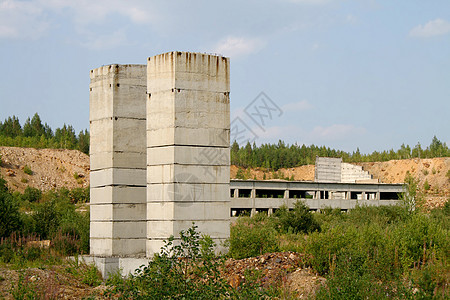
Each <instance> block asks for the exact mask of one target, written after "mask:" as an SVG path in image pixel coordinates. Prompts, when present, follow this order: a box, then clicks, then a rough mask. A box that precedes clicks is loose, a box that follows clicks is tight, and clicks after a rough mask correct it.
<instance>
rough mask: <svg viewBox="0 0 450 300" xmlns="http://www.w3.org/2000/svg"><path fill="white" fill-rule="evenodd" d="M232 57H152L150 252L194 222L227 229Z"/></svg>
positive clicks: (205, 228)
mask: <svg viewBox="0 0 450 300" xmlns="http://www.w3.org/2000/svg"><path fill="white" fill-rule="evenodd" d="M229 68H230V64H229V59H228V58H225V57H221V56H214V55H207V54H200V53H188V52H169V53H165V54H161V55H157V56H154V57H150V58H148V61H147V97H148V100H147V256H148V257H152V256H153V254H154V253H157V252H159V251H160V248H161V246H162V245H163V240H165V239H167V238H168V237H169V236H170V235H174V236H175V237H179V232H180V230H185V229H187V228H189V227H190V226H191V225H192V222H195V224H196V225H197V226H198V227H199V229H198V230H199V231H200V232H201V233H203V234H208V235H209V236H211V237H212V238H213V239H214V240H215V242H216V243H217V244H220V242H221V241H223V240H224V239H226V238H228V237H229V231H230V208H229V203H230V195H229V194H230V190H229V184H230V151H229V145H230V99H229V94H230V69H229Z"/></svg>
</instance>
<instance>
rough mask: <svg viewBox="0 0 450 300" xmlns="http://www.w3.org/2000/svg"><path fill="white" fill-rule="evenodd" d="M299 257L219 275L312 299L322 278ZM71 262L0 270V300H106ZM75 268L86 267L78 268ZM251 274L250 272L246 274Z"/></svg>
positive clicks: (244, 263)
mask: <svg viewBox="0 0 450 300" xmlns="http://www.w3.org/2000/svg"><path fill="white" fill-rule="evenodd" d="M302 265H303V262H302V256H301V255H300V254H298V253H295V252H280V253H267V254H264V255H261V256H258V257H252V258H246V259H241V260H236V259H228V260H227V261H226V262H225V268H224V270H223V272H222V276H223V278H225V279H226V280H227V282H228V283H229V284H230V285H231V286H232V287H234V288H238V289H239V288H240V287H241V286H242V285H244V284H246V283H249V280H250V281H251V282H253V283H255V284H257V285H259V286H263V287H265V288H269V287H282V288H283V292H284V293H285V294H286V295H291V296H295V297H296V298H299V299H306V298H308V297H311V296H313V295H314V294H315V293H316V291H317V289H318V288H319V287H320V286H321V285H322V284H324V283H325V278H323V277H320V276H318V275H316V274H314V273H313V272H312V271H311V269H309V268H302ZM73 268H74V265H73V263H72V264H71V263H70V262H66V263H64V264H62V265H53V266H45V267H40V268H28V269H25V270H14V269H11V268H2V267H0V298H1V299H15V297H14V296H16V298H17V297H18V296H19V294H20V293H22V295H24V294H27V295H30V294H31V295H32V294H33V293H34V296H33V297H37V298H38V299H39V298H42V296H43V299H84V298H88V297H91V298H93V299H109V298H108V297H107V293H106V291H107V289H108V288H107V286H105V284H104V283H102V284H100V285H97V284H96V286H90V285H88V284H86V283H85V282H83V280H82V278H81V277H80V276H75V275H74V273H76V272H77V270H78V271H79V269H77V270H74V269H73ZM78 268H87V266H86V265H80V266H79V267H78ZM248 271H251V273H248Z"/></svg>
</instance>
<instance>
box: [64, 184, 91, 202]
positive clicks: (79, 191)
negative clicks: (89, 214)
mask: <svg viewBox="0 0 450 300" xmlns="http://www.w3.org/2000/svg"><path fill="white" fill-rule="evenodd" d="M69 198H70V202H72V203H74V204H76V203H87V202H89V188H88V187H87V188H74V189H73V190H71V191H70V192H69Z"/></svg>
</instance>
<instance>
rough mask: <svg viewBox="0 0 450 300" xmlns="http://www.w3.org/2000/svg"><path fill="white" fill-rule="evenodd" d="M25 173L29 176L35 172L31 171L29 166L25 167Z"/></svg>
mask: <svg viewBox="0 0 450 300" xmlns="http://www.w3.org/2000/svg"><path fill="white" fill-rule="evenodd" d="M23 172H24V173H25V174H27V175H33V171H32V170H31V168H30V167H29V166H27V165H25V167H23Z"/></svg>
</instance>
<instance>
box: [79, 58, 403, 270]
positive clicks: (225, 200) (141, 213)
mask: <svg viewBox="0 0 450 300" xmlns="http://www.w3.org/2000/svg"><path fill="white" fill-rule="evenodd" d="M90 77H91V83H90V134H91V143H90V144H91V148H90V157H91V206H90V210H91V232H90V243H91V244H90V245H91V249H90V254H91V256H88V257H85V258H84V259H85V261H86V262H94V263H95V264H96V265H97V267H98V268H99V269H100V271H101V272H102V274H103V275H104V276H105V275H108V273H111V272H116V271H117V269H120V270H122V273H123V274H128V273H130V272H134V271H135V269H136V268H138V267H139V266H141V265H145V264H146V263H147V262H148V260H149V259H151V258H152V257H153V255H154V254H155V253H158V252H159V251H160V248H161V246H163V244H164V240H167V239H168V238H169V237H170V236H172V235H173V236H174V237H175V238H178V237H179V232H180V231H181V230H186V229H188V228H189V227H190V226H192V223H193V222H195V224H196V225H197V226H198V230H199V231H200V232H201V233H202V234H207V235H209V236H210V237H212V238H213V240H214V241H215V242H216V244H218V245H219V247H218V250H221V249H220V245H221V242H222V241H224V240H225V239H227V238H228V237H229V234H230V219H231V217H234V216H238V215H239V214H240V213H251V214H254V213H257V212H259V211H265V212H268V213H271V212H273V211H274V210H276V209H277V208H279V207H280V206H281V205H283V204H284V205H287V206H288V207H289V208H292V207H293V204H294V203H295V201H297V200H298V199H301V200H303V201H305V202H306V203H307V204H308V205H309V206H310V207H311V208H312V209H316V210H317V209H320V208H321V207H324V206H330V207H333V208H338V207H340V208H341V209H350V208H352V207H354V206H355V205H358V204H360V203H363V204H367V205H390V204H391V203H396V202H397V201H398V197H397V194H398V193H399V192H400V191H401V189H402V187H401V185H382V184H373V182H371V183H367V182H365V184H358V182H362V181H361V180H363V181H364V180H365V181H367V180H368V179H369V178H368V176H369V177H370V175H368V174H366V173H365V172H364V171H363V170H362V169H361V168H360V167H358V166H352V165H349V164H344V163H342V160H341V159H329V158H318V160H317V162H316V180H315V181H316V182H283V181H255V180H248V181H240V180H234V181H232V182H231V187H230V150H229V147H230V62H229V59H228V58H225V57H222V56H215V55H208V54H200V53H189V52H169V53H165V54H161V55H157V56H153V57H150V58H148V60H147V64H146V65H116V64H115V65H108V66H103V67H100V68H97V69H94V70H91V72H90Z"/></svg>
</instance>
